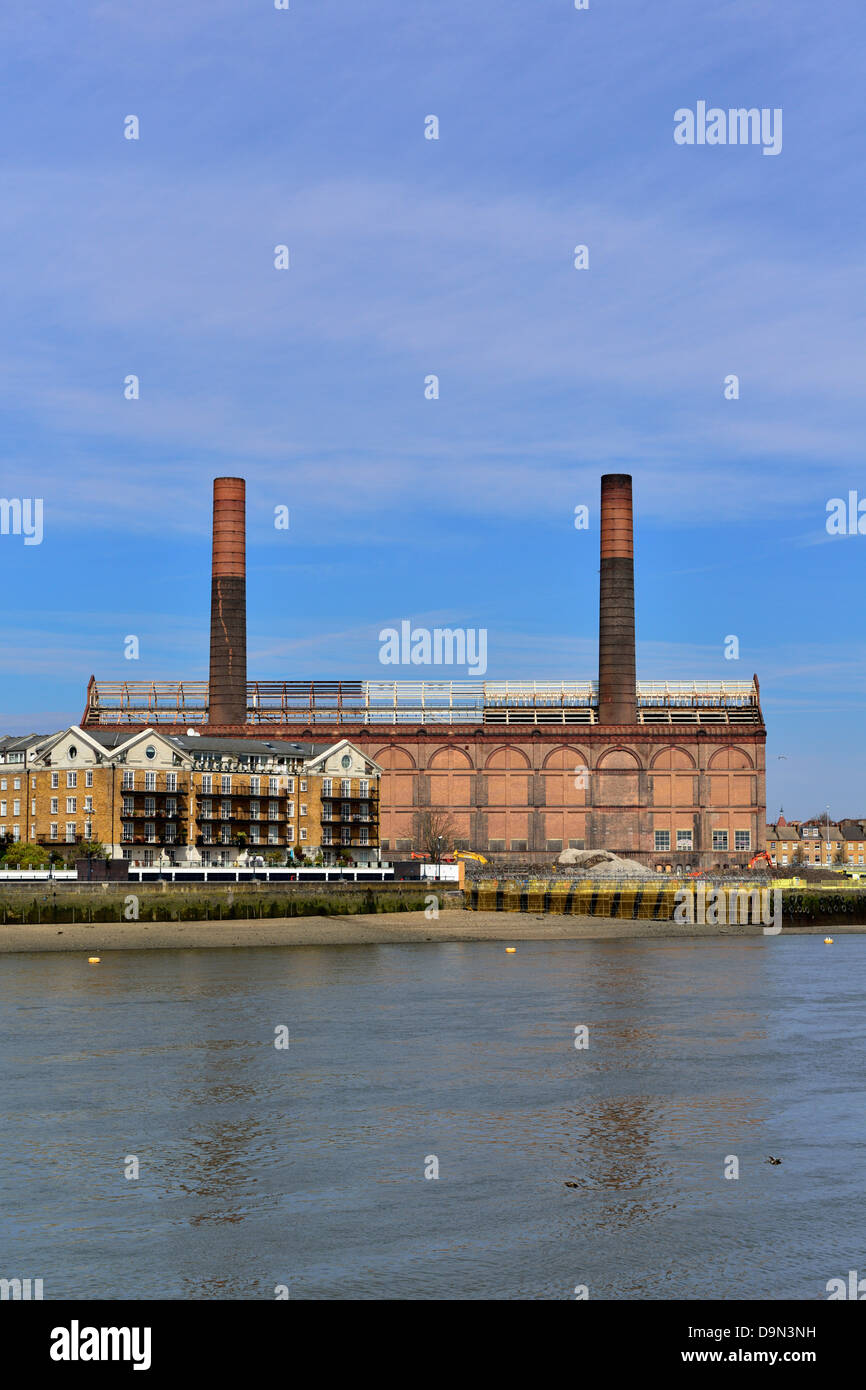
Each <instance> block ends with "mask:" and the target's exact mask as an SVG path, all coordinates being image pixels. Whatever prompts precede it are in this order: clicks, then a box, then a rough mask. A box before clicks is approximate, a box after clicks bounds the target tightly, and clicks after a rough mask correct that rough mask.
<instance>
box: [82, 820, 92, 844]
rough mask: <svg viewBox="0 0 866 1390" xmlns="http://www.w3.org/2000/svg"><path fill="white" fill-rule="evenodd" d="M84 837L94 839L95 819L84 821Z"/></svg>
mask: <svg viewBox="0 0 866 1390" xmlns="http://www.w3.org/2000/svg"><path fill="white" fill-rule="evenodd" d="M84 838H85V840H92V839H93V821H92V820H86V821H85V822H84Z"/></svg>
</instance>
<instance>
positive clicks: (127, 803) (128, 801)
mask: <svg viewBox="0 0 866 1390" xmlns="http://www.w3.org/2000/svg"><path fill="white" fill-rule="evenodd" d="M133 805H134V802H133V800H132V797H131V796H125V797H124V798H123V808H122V810H121V812H120V814H121V815H122V816H131V815H132V808H133Z"/></svg>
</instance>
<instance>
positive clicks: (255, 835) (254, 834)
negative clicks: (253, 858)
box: [250, 825, 260, 845]
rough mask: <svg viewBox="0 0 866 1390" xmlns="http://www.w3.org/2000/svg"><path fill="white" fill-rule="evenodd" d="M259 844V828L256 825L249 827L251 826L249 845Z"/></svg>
mask: <svg viewBox="0 0 866 1390" xmlns="http://www.w3.org/2000/svg"><path fill="white" fill-rule="evenodd" d="M259 843H260V842H259V827H258V826H257V825H251V826H250V844H251V845H257V844H259Z"/></svg>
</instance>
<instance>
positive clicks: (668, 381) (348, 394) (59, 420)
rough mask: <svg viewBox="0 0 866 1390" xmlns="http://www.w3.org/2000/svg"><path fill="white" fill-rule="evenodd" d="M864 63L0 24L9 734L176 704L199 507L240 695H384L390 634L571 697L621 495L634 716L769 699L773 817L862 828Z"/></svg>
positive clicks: (847, 17) (219, 27)
mask: <svg viewBox="0 0 866 1390" xmlns="http://www.w3.org/2000/svg"><path fill="white" fill-rule="evenodd" d="M864 31H866V23H864V19H863V16H862V7H861V6H860V5H858V4H855V3H852V0H838V3H836V4H835V5H834V6H832V7H831V8H830V9H829V10H828V9H827V8H826V7H819V6H816V5H814V4H806V3H803V0H794V3H787V4H785V5H779V4H778V3H776V2H775V0H774V2H773V3H764V0H742V3H741V0H730V2H729V3H718V4H715V5H712V6H701V5H695V4H694V3H693V0H664V3H662V2H661V0H658V3H655V4H652V3H649V4H648V3H646V0H618V3H613V0H590V9H589V10H587V11H575V10H574V8H573V5H572V4H571V3H570V0H531V3H530V0H526V3H517V0H473V2H472V4H467V3H466V0H438V2H437V3H436V4H431V5H424V6H420V5H407V4H406V3H405V0H402V3H398V0H366V2H365V3H364V4H363V5H354V4H351V3H348V0H291V9H290V10H289V11H287V12H286V11H276V10H274V9H273V6H272V3H271V0H254V2H253V0H209V3H204V0H193V2H192V3H189V4H185V5H181V6H179V5H177V4H176V0H171V3H168V0H148V3H147V5H138V6H122V5H117V4H116V3H114V2H113V0H111V2H109V0H105V3H78V4H75V5H74V6H71V7H58V6H49V7H42V8H39V9H36V8H29V7H28V8H26V9H22V8H21V7H19V8H18V9H17V10H16V11H14V12H13V11H12V10H7V11H6V13H5V14H4V16H3V18H2V19H0V40H2V51H3V54H4V67H5V72H4V80H3V84H2V98H0V104H2V108H3V109H2V125H3V130H4V139H3V142H2V155H0V158H2V166H3V168H2V179H3V198H2V203H0V246H2V256H0V292H2V297H3V303H4V321H5V326H6V332H5V334H4V340H3V346H2V348H0V354H2V375H0V380H2V410H3V431H2V449H3V453H2V458H3V469H2V479H0V495H2V496H5V497H37V496H38V497H42V498H43V499H44V507H45V523H44V525H45V534H44V540H43V542H42V544H41V545H39V546H28V547H25V546H24V545H23V542H22V539H21V537H17V536H0V579H2V584H3V592H4V594H5V598H6V603H5V605H4V608H5V615H4V625H3V642H2V645H0V727H2V728H3V729H4V730H7V731H27V730H30V729H37V730H49V729H52V728H55V727H58V726H59V725H60V724H61V723H63V722H65V721H68V720H71V719H77V718H78V717H79V716H80V714H81V711H82V708H83V704H84V692H85V685H86V681H87V678H88V676H89V675H90V674H91V672H95V673H96V674H97V675H98V676H101V677H104V678H130V679H132V678H138V679H144V678H158V679H172V678H180V677H184V678H187V679H193V678H203V677H205V676H206V674H207V652H208V607H209V558H210V557H209V527H210V503H211V480H212V478H213V477H214V476H215V475H219V474H240V475H242V476H244V477H246V479H247V506H248V526H249V553H248V565H249V584H248V597H249V674H250V677H251V678H252V677H260V678H263V679H267V678H271V679H276V678H280V677H287V678H307V677H334V676H338V675H343V676H346V677H377V676H380V675H383V674H387V675H394V674H397V675H399V674H401V672H400V671H399V670H395V668H383V667H382V666H381V665H380V664H379V660H378V656H379V642H378V633H379V631H380V630H381V629H382V628H383V627H386V626H390V625H393V624H397V623H399V621H400V620H401V619H403V618H409V619H411V620H412V621H413V622H414V623H415V624H417V625H426V626H434V625H436V624H443V625H444V624H447V625H450V626H455V625H460V626H467V627H484V628H486V629H487V631H488V634H489V636H488V675H489V676H490V677H491V678H498V677H503V678H504V677H514V678H531V677H536V678H539V679H549V678H560V677H566V678H574V679H585V678H588V677H592V676H594V675H595V674H596V639H597V603H598V575H597V571H598V558H597V557H598V531H597V515H598V510H597V509H598V479H599V476H600V475H601V474H602V473H604V472H630V473H632V474H633V475H634V480H635V505H636V510H637V522H638V534H637V543H636V563H637V621H638V675H639V676H640V677H642V678H645V679H663V678H665V677H667V678H669V679H682V678H689V677H696V678H705V679H709V678H734V679H748V678H749V677H750V676H751V674H752V673H753V672H757V673H758V676H759V678H760V681H761V689H762V696H763V705H764V711H765V715H766V718H767V723H768V729H769V738H768V806H769V808H770V810H771V811H773V812H775V811H776V810H777V809H778V806H779V804H784V807H785V811H786V814H787V815H788V816H789V817H792V816H794V815H797V814H800V815H808V814H811V813H812V812H814V811H816V810H821V811H822V810H823V807H824V806H825V805H826V804H827V803H828V802H829V803H830V804H831V807H832V810H833V812H834V813H835V814H850V815H853V814H861V815H862V814H866V779H864V775H863V774H864V770H866V757H864V751H863V718H862V714H863V700H862V691H863V685H864V675H866V662H864V655H863V646H862V626H863V623H862V575H863V556H864V553H866V537H864V536H853V537H830V536H828V535H827V533H826V530H825V519H826V505H827V501H828V500H829V499H830V498H832V497H836V496H843V497H847V494H848V492H849V490H851V489H859V490H860V493H861V494H862V495H863V496H866V469H864V467H863V462H862V460H863V447H864V446H863V441H864V423H866V420H864V414H866V411H864V390H863V378H864V370H866V367H864V364H866V331H864V330H866V320H864V311H863V303H864V288H866V287H864V279H866V275H864V268H863V258H862V220H863V205H864V195H863V190H862V177H861V174H862V168H863V155H864V137H863V119H862V101H861V98H860V93H861V90H862V72H861V54H862V42H863V38H864ZM699 100H706V101H707V102H708V103H709V104H710V105H718V106H721V107H723V108H728V107H736V106H747V107H752V106H755V107H771V108H776V107H781V108H782V110H783V148H782V152H781V153H780V154H779V155H778V156H777V157H766V156H764V155H763V154H762V152H761V149H760V148H758V147H752V146H745V147H743V146H725V147H708V146H704V147H697V146H693V147H683V146H678V145H676V144H675V143H674V140H673V129H674V112H675V111H676V110H677V109H678V108H681V107H691V108H694V107H695V105H696V103H697V102H698V101H699ZM130 114H134V115H137V116H138V118H139V120H140V127H141V138H140V139H139V140H138V141H129V140H125V139H124V138H123V122H124V118H125V117H126V116H127V115H130ZM430 114H434V115H436V116H438V118H439V122H440V138H439V140H438V141H431V140H426V139H425V138H424V121H425V117H426V116H428V115H430ZM281 243H285V244H287V245H288V246H289V248H290V253H291V269H290V270H288V271H285V272H280V271H277V270H275V269H274V265H273V259H274V247H275V246H276V245H278V244H281ZM578 243H583V244H586V245H587V246H588V247H589V254H590V266H589V269H588V270H587V271H576V270H575V269H574V268H573V248H574V246H575V245H576V244H578ZM129 373H135V374H136V375H138V376H139V377H140V381H141V398H140V399H139V400H138V401H127V400H125V399H124V396H123V382H124V378H125V377H126V376H127V375H128V374H129ZM431 373H435V374H436V375H437V376H438V377H439V380H440V398H439V399H438V400H436V401H429V400H426V399H425V397H424V380H425V377H426V376H427V375H428V374H431ZM729 373H736V374H737V375H738V376H739V379H740V398H739V400H736V401H728V400H725V398H724V379H725V377H726V376H727V375H728V374H729ZM579 503H586V504H588V505H589V506H590V509H591V526H590V530H589V531H588V532H578V531H576V530H575V529H574V526H573V515H574V507H575V505H577V504H579ZM279 504H284V505H286V506H288V507H289V508H290V511H291V526H290V529H289V530H288V531H277V530H275V528H274V526H273V515H274V507H275V506H277V505H279ZM129 633H135V634H137V635H138V636H139V638H140V643H141V656H140V660H139V661H138V662H129V661H126V660H124V657H123V641H124V637H125V636H126V635H127V634H129ZM729 634H736V635H737V636H738V638H739V642H740V659H739V661H736V662H735V661H726V660H725V659H724V655H723V653H724V643H725V638H726V636H727V635H729ZM439 673H440V672H438V671H437V672H436V674H439ZM402 674H406V675H412V676H417V675H418V674H419V672H418V668H412V669H411V670H409V671H406V672H404V673H402ZM454 674H455V675H459V674H462V673H460V672H454Z"/></svg>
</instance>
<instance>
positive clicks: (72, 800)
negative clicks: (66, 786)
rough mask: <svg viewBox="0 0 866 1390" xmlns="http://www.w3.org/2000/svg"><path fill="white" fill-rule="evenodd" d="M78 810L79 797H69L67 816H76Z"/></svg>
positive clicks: (67, 800)
mask: <svg viewBox="0 0 866 1390" xmlns="http://www.w3.org/2000/svg"><path fill="white" fill-rule="evenodd" d="M77 810H78V797H77V796H67V798H66V814H67V816H69V815H74V814H75V812H76V811H77Z"/></svg>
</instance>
